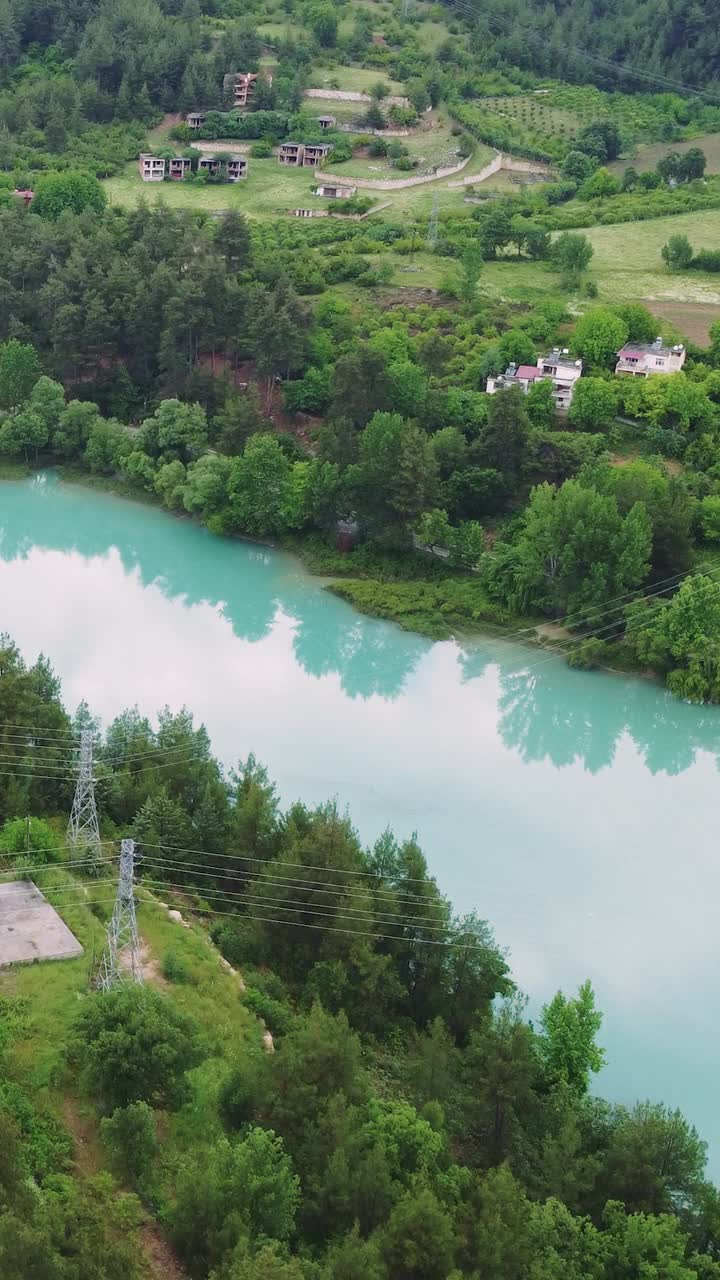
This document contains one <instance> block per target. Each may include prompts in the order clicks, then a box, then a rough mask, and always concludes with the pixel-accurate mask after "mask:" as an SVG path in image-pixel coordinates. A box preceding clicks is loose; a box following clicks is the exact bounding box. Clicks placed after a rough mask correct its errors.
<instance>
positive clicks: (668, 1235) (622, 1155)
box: [0, 637, 720, 1280]
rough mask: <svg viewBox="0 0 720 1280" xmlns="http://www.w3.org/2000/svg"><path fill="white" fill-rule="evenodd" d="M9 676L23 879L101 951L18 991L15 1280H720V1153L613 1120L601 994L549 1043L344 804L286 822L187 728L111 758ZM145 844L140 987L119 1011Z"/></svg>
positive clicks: (10, 1135) (6, 797)
mask: <svg viewBox="0 0 720 1280" xmlns="http://www.w3.org/2000/svg"><path fill="white" fill-rule="evenodd" d="M0 664H1V670H2V679H1V680H0V707H1V711H2V729H1V730H0V740H1V745H2V752H3V759H4V761H5V766H4V770H3V777H2V783H1V785H0V820H2V826H1V827H0V851H1V852H0V859H1V863H0V865H1V866H2V873H3V877H5V876H7V875H10V876H12V877H17V876H27V877H28V878H29V877H32V879H33V880H34V881H35V882H36V883H37V884H39V885H40V887H41V888H42V890H43V892H44V893H45V895H46V896H47V897H48V899H49V900H50V901H51V902H53V903H54V904H55V905H56V907H57V909H58V910H59V911H60V912H61V913H62V914H63V916H64V917H65V918H66V919H67V920H68V922H69V923H70V925H71V927H72V928H73V930H74V931H75V932H76V934H77V935H78V937H80V939H81V940H82V941H83V943H84V945H85V948H86V954H85V956H84V957H81V958H80V959H79V960H73V961H65V962H61V963H58V964H55V965H51V966H48V965H43V966H39V967H38V966H35V967H26V968H25V969H19V970H16V971H15V972H12V973H10V975H9V976H7V975H6V976H4V978H3V981H2V989H1V991H0V998H1V1004H0V1057H1V1059H2V1068H3V1070H2V1081H1V1082H0V1132H1V1133H2V1144H1V1146H0V1150H1V1151H2V1159H1V1160H0V1269H1V1272H2V1275H3V1278H4V1280H29V1277H33V1278H35V1277H36V1278H37V1280H86V1277H88V1276H93V1277H95V1276H97V1277H100V1276H102V1277H107V1278H108V1280H115V1278H116V1277H117V1280H120V1278H121V1277H124V1278H125V1280H127V1278H129V1277H131V1278H132V1280H136V1278H137V1280H142V1278H143V1277H146V1276H153V1275H158V1276H165V1275H173V1276H178V1275H188V1276H191V1277H197V1278H198V1280H205V1278H206V1277H208V1276H212V1277H213V1280H367V1277H372V1278H373V1280H398V1278H399V1280H448V1278H449V1277H451V1276H452V1277H453V1280H463V1278H467V1280H509V1278H510V1277H513V1280H515V1278H517V1280H525V1278H527V1280H554V1277H557V1278H558V1280H560V1277H563V1278H564V1277H567V1276H568V1275H569V1276H572V1277H577V1280H636V1278H639V1277H643V1278H646V1277H651V1278H656V1280H664V1278H668V1280H669V1278H670V1277H672V1280H695V1278H698V1280H712V1277H715V1276H717V1275H718V1274H720V1233H719V1228H718V1223H719V1221H720V1218H719V1209H718V1193H717V1190H716V1189H715V1188H714V1187H713V1186H712V1185H711V1184H710V1182H709V1181H708V1180H707V1178H706V1174H705V1159H706V1155H705V1145H704V1143H703V1142H702V1141H701V1139H700V1138H699V1136H698V1135H697V1133H696V1132H695V1130H694V1129H693V1128H692V1127H691V1126H689V1125H688V1124H687V1122H686V1121H685V1120H684V1119H683V1117H682V1116H681V1115H680V1113H679V1112H677V1111H674V1110H672V1108H668V1107H665V1106H662V1105H660V1104H659V1103H656V1102H645V1101H640V1102H638V1103H637V1104H636V1105H628V1106H620V1105H610V1104H608V1103H605V1102H603V1101H601V1099H600V1098H599V1097H598V1096H597V1093H596V1090H595V1087H594V1081H595V1077H596V1075H597V1073H598V1072H599V1071H600V1070H601V1068H602V1065H603V1061H604V1052H603V1049H602V1042H603V1035H602V1014H601V1012H600V1011H599V1010H598V1009H597V1008H596V1005H595V998H594V995H593V992H592V989H591V987H590V984H589V983H582V982H580V985H579V987H578V989H577V990H576V991H575V992H569V993H567V994H564V993H560V992H559V993H558V994H557V995H556V996H555V997H554V998H553V999H552V1000H550V1001H549V1003H548V1004H547V1005H546V1006H545V1007H544V1008H543V1009H542V1011H541V1012H540V1013H539V1016H538V1017H537V1018H534V1019H532V1020H531V1019H530V1018H529V1016H528V1011H527V1006H526V1001H525V997H524V996H523V994H522V993H521V992H520V991H518V990H517V988H516V986H515V984H514V983H513V979H512V974H511V972H510V969H509V965H508V960H507V957H506V956H505V954H504V953H503V950H502V947H501V945H499V943H498V941H496V939H495V938H494V936H493V933H492V929H491V927H490V925H489V924H488V923H486V922H485V921H483V920H481V919H479V918H478V917H477V916H475V915H474V914H471V915H467V914H462V910H461V906H462V904H456V906H455V908H454V907H453V905H451V904H450V903H449V902H448V900H447V899H446V898H445V897H444V896H443V894H442V892H441V890H440V888H439V887H438V885H437V883H436V881H435V879H434V878H433V877H431V876H430V875H429V874H428V870H427V866H426V862H425V858H424V856H423V853H422V851H421V850H420V849H419V848H418V846H417V843H416V842H415V841H414V840H413V839H412V838H410V839H399V838H396V837H395V836H394V835H393V834H392V833H391V832H386V833H385V834H384V835H383V836H382V837H381V839H379V840H378V841H377V843H376V844H375V845H374V846H372V847H371V848H364V847H363V846H362V845H361V843H360V842H359V840H358V838H357V835H356V833H355V832H354V830H353V827H352V824H351V821H350V819H349V818H348V817H347V815H344V814H342V813H340V812H339V811H338V809H337V807H336V806H335V805H334V804H331V803H329V804H323V805H320V806H318V807H316V808H308V807H307V806H305V805H303V804H299V803H298V804H294V805H292V806H290V808H288V809H286V810H284V811H283V810H282V809H281V808H280V805H279V803H278V797H277V793H276V790H275V787H274V786H273V784H272V782H271V781H270V780H269V777H268V774H267V772H266V770H265V769H264V768H263V767H262V766H261V765H260V764H259V763H258V762H257V761H256V760H255V759H254V758H253V757H252V756H250V757H249V758H247V759H246V760H244V761H241V762H240V763H239V764H238V767H237V769H236V770H235V771H231V772H230V773H229V774H226V773H225V772H224V771H223V769H222V768H221V767H220V765H219V764H218V762H217V761H216V760H215V759H214V758H213V756H212V754H211V752H210V749H209V744H208V738H207V734H206V733H205V731H204V729H203V728H202V727H196V726H195V725H194V723H193V719H192V716H191V714H190V713H189V712H187V711H185V710H183V711H181V712H179V713H177V714H171V713H170V712H169V711H168V710H165V711H163V712H161V714H160V716H159V718H158V726H157V728H156V729H153V728H152V727H151V726H150V724H149V723H148V722H147V721H146V720H144V719H143V718H142V717H140V716H139V715H138V713H137V712H136V711H129V712H126V713H124V714H123V715H121V716H120V717H119V718H118V719H117V720H116V721H114V722H113V723H112V724H111V725H109V727H108V729H107V731H106V733H105V734H103V735H101V736H100V735H98V734H97V726H96V725H95V723H94V721H93V718H92V715H91V713H90V710H89V709H88V708H87V707H86V706H82V707H81V708H80V709H79V711H78V713H77V715H76V716H75V718H74V719H73V720H71V719H70V718H69V717H68V715H67V714H66V712H65V710H64V708H63V706H62V702H61V691H60V688H59V684H58V681H57V680H56V678H55V677H54V675H53V672H52V669H51V667H50V666H49V664H48V663H47V661H46V660H44V659H41V660H39V661H38V662H37V663H36V665H35V666H33V667H30V668H28V667H26V666H25V664H24V663H23V661H22V659H21V658H20V655H19V653H18V651H17V648H16V647H15V646H14V644H13V643H12V641H11V640H9V639H8V638H7V637H5V638H4V640H3V647H2V653H1V654H0ZM23 724H25V725H28V726H29V725H32V729H30V728H26V729H22V727H21V726H22V725H23ZM81 728H82V729H90V730H91V731H92V732H93V733H94V734H96V736H97V741H98V746H97V772H98V794H99V796H100V804H101V823H102V833H103V841H104V843H103V851H104V856H103V862H102V863H101V865H99V866H98V865H93V866H89V867H88V868H87V870H85V869H84V868H83V866H82V862H78V860H77V855H72V854H69V853H68V851H67V849H66V848H65V846H64V836H63V835H61V834H59V833H60V832H62V831H64V814H65V813H66V812H67V808H68V806H69V804H70V800H71V797H72V786H73V780H72V775H71V774H70V773H69V771H68V770H67V767H66V765H67V760H68V758H69V755H68V753H69V748H70V745H71V743H72V742H73V740H74V736H75V734H76V733H77V731H78V730H79V729H81ZM26 812H29V813H32V814H33V817H32V818H31V819H30V820H29V822H28V821H26V819H25V818H22V819H20V820H18V819H17V817H16V815H17V814H18V813H26ZM126 833H132V834H133V836H134V837H135V839H136V840H137V842H138V844H137V848H138V852H139V854H140V855H141V859H142V860H141V862H140V863H139V864H138V902H139V927H140V934H141V941H142V955H143V958H144V965H145V973H146V980H145V984H144V985H143V986H140V987H137V986H132V985H130V986H120V987H119V988H118V989H116V990H113V991H111V992H109V993H105V994H102V993H98V992H93V991H92V989H91V987H90V986H89V981H90V982H91V981H92V978H93V975H94V973H95V972H96V966H97V964H98V961H99V954H100V951H101V949H102V946H103V940H104V926H105V923H106V921H107V919H108V917H109V914H110V910H111V907H112V896H113V892H114V880H113V873H114V869H115V866H116V849H117V844H116V842H115V838H116V837H117V836H119V835H121V834H126ZM90 872H92V874H90ZM162 903H164V904H165V905H164V906H163V905H161V904H162ZM168 905H174V906H175V907H178V908H180V911H181V913H182V916H184V917H185V918H186V924H187V922H188V921H189V922H190V923H189V927H186V928H183V926H182V925H181V924H179V923H173V922H172V920H171V919H170V917H169V916H168V912H167V906H168ZM457 907H460V911H459V912H458V910H457ZM223 966H224V967H223ZM238 970H239V971H240V974H241V976H242V981H240V977H239V976H238V972H237V971H238ZM581 976H582V975H578V979H579V980H580V979H581ZM268 1048H270V1049H272V1052H268ZM161 1240H162V1241H163V1242H164V1243H163V1246H162V1249H163V1250H164V1252H162V1251H161V1252H160V1253H158V1248H159V1245H160V1241H161ZM168 1243H169V1245H171V1246H172V1249H173V1251H174V1254H175V1256H176V1257H177V1260H178V1266H179V1267H180V1268H181V1269H180V1270H177V1269H176V1270H168V1269H167V1268H168V1267H169V1266H170V1260H169V1259H170V1258H171V1255H169V1254H168V1253H167V1249H168ZM163 1259H164V1261H162V1260H163ZM172 1265H173V1266H175V1264H174V1263H173V1264H172Z"/></svg>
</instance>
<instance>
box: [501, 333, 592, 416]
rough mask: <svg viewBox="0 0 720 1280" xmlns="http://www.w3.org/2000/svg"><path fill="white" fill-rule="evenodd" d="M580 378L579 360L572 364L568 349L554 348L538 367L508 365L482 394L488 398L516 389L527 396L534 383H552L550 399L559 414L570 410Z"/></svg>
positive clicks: (539, 360) (539, 362) (536, 365)
mask: <svg viewBox="0 0 720 1280" xmlns="http://www.w3.org/2000/svg"><path fill="white" fill-rule="evenodd" d="M581 374H582V360H572V359H571V358H570V352H569V351H568V350H567V349H564V350H561V349H560V347H554V348H553V350H552V351H551V352H550V353H549V355H546V356H540V357H539V359H538V362H537V364H521V365H515V364H510V365H508V367H507V369H506V370H505V372H504V373H501V374H498V375H497V377H493V378H488V380H487V385H486V388H485V390H486V391H487V393H488V395H489V396H493V395H495V394H496V392H498V391H507V390H508V388H509V387H519V388H520V390H521V391H522V393H523V395H525V396H526V395H527V393H528V391H529V390H530V388H531V386H532V385H533V383H535V382H538V381H541V382H542V381H546V382H551V383H552V389H553V399H554V401H555V405H556V408H557V409H558V410H559V411H560V412H561V413H567V410H568V409H569V408H570V401H571V400H572V396H573V391H574V390H575V383H576V382H577V380H578V378H579V377H580V376H581Z"/></svg>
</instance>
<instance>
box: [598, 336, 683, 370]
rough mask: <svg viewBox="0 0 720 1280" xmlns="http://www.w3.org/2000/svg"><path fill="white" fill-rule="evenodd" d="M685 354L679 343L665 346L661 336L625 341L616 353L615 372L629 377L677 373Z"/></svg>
mask: <svg viewBox="0 0 720 1280" xmlns="http://www.w3.org/2000/svg"><path fill="white" fill-rule="evenodd" d="M686 355H687V352H686V350H685V348H684V347H683V346H682V345H681V344H680V343H678V345H677V346H675V347H666V346H664V345H663V340H662V338H656V339H655V341H654V342H626V343H625V346H624V347H621V348H620V350H619V351H618V353H617V357H618V361H617V364H616V365H615V372H616V373H620V374H625V375H629V376H630V377H631V378H632V377H634V378H649V377H650V376H651V375H652V374H653V373H679V372H680V370H681V369H682V367H683V365H684V363H685V357H686Z"/></svg>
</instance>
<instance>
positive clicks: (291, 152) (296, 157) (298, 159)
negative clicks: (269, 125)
mask: <svg viewBox="0 0 720 1280" xmlns="http://www.w3.org/2000/svg"><path fill="white" fill-rule="evenodd" d="M304 154H305V148H304V147H303V144H302V142H281V143H280V146H279V147H278V164H302V162H303V155H304Z"/></svg>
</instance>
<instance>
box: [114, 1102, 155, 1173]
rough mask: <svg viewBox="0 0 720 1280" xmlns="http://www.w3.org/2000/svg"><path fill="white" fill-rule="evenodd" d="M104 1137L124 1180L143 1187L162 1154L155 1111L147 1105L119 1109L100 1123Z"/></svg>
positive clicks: (139, 1103)
mask: <svg viewBox="0 0 720 1280" xmlns="http://www.w3.org/2000/svg"><path fill="white" fill-rule="evenodd" d="M100 1137H101V1138H102V1140H103V1144H104V1145H105V1147H106V1149H107V1152H108V1155H109V1156H110V1160H111V1162H112V1164H113V1165H114V1166H115V1169H116V1170H117V1172H118V1173H119V1174H120V1175H121V1177H124V1178H126V1179H127V1181H128V1182H129V1183H130V1184H131V1186H134V1187H137V1186H138V1185H139V1184H141V1183H142V1182H143V1181H144V1180H145V1178H146V1177H147V1175H148V1173H149V1171H150V1168H151V1166H152V1164H153V1162H154V1160H155V1159H156V1157H157V1154H158V1152H159V1150H160V1148H159V1146H158V1140H157V1135H156V1133H155V1117H154V1115H153V1111H152V1108H151V1107H149V1106H148V1105H147V1103H146V1102H131V1103H130V1105H129V1106H127V1107H118V1108H116V1110H115V1111H113V1113H112V1115H111V1116H105V1117H104V1119H102V1120H101V1121H100Z"/></svg>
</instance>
